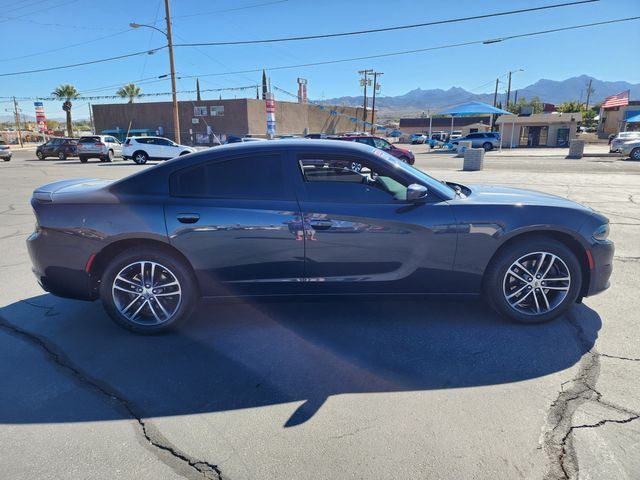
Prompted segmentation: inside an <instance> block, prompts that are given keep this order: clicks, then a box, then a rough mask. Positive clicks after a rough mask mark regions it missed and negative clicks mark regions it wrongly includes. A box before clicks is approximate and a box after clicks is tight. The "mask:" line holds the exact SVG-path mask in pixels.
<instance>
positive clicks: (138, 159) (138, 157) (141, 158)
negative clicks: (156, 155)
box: [131, 151, 149, 165]
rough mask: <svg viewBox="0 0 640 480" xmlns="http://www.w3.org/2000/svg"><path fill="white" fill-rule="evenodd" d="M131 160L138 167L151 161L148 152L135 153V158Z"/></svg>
mask: <svg viewBox="0 0 640 480" xmlns="http://www.w3.org/2000/svg"><path fill="white" fill-rule="evenodd" d="M131 158H132V159H133V161H134V162H135V163H137V164H138V165H144V164H145V163H147V160H149V155H147V154H146V152H143V151H138V152H136V153H134V154H133V157H131Z"/></svg>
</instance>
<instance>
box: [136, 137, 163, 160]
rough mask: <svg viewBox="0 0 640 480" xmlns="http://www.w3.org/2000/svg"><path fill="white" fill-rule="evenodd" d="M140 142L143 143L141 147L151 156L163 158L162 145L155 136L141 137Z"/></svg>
mask: <svg viewBox="0 0 640 480" xmlns="http://www.w3.org/2000/svg"><path fill="white" fill-rule="evenodd" d="M138 143H141V144H142V147H141V149H142V150H144V151H145V152H146V153H147V155H148V156H149V158H162V156H161V155H162V150H161V148H162V147H161V146H160V145H158V139H157V138H154V137H147V138H139V139H138Z"/></svg>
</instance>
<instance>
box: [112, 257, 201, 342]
mask: <svg viewBox="0 0 640 480" xmlns="http://www.w3.org/2000/svg"><path fill="white" fill-rule="evenodd" d="M197 290H198V289H197V285H196V281H195V279H194V277H193V274H192V272H191V270H190V268H189V267H188V266H187V265H185V264H184V262H182V261H181V260H180V259H178V258H177V257H175V256H174V255H171V254H169V253H166V252H164V251H163V250H160V249H154V248H151V249H150V248H134V249H131V250H127V251H125V252H123V253H121V254H119V255H118V256H116V257H115V258H114V259H113V260H112V261H111V263H110V264H109V265H108V266H107V268H106V269H105V271H104V274H103V276H102V282H101V285H100V297H101V299H102V303H103V305H104V308H105V310H106V311H107V313H108V314H109V316H110V317H111V318H112V319H113V320H114V321H115V322H116V323H117V324H119V325H121V326H123V327H124V328H126V329H128V330H131V331H133V332H136V333H141V334H153V333H160V332H163V331H166V330H168V329H171V328H173V327H175V326H176V325H178V324H179V323H181V322H182V321H184V320H186V319H187V318H189V316H191V314H192V312H193V309H194V308H195V306H196V303H197V301H198V294H197Z"/></svg>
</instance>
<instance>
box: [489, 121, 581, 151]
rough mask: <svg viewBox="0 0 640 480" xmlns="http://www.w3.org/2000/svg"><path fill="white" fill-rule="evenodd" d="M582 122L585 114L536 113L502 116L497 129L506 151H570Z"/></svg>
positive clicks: (497, 123)
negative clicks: (509, 148) (532, 149)
mask: <svg viewBox="0 0 640 480" xmlns="http://www.w3.org/2000/svg"><path fill="white" fill-rule="evenodd" d="M581 121H582V114H581V113H534V114H531V115H501V116H500V117H498V119H497V120H496V125H498V126H499V128H500V136H501V138H502V145H503V146H505V147H509V146H513V147H568V146H569V140H570V139H572V138H576V136H577V131H578V123H580V122H581Z"/></svg>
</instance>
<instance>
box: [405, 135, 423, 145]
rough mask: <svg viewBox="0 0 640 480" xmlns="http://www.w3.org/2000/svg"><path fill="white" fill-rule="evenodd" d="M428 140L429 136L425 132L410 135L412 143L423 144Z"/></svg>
mask: <svg viewBox="0 0 640 480" xmlns="http://www.w3.org/2000/svg"><path fill="white" fill-rule="evenodd" d="M426 141H427V136H426V135H425V134H423V133H414V134H412V135H411V136H410V137H409V142H411V144H412V145H421V144H423V143H424V142H426Z"/></svg>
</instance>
